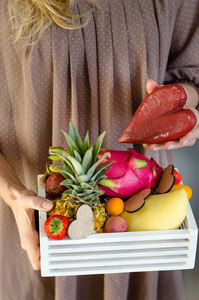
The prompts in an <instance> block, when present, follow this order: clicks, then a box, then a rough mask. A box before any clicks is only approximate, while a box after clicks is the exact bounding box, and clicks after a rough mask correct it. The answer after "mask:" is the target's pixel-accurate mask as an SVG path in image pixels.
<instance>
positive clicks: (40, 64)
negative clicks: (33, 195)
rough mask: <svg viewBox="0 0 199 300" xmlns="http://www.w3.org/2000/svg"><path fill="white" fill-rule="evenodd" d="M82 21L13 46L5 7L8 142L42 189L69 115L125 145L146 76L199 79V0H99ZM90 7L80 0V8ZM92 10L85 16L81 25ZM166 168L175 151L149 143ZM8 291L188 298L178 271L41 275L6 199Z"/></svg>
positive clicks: (2, 123) (99, 298)
mask: <svg viewBox="0 0 199 300" xmlns="http://www.w3.org/2000/svg"><path fill="white" fill-rule="evenodd" d="M97 3H98V4H99V5H100V7H101V12H100V11H98V10H94V11H93V12H92V14H91V18H90V21H89V23H88V25H87V26H86V27H84V28H82V29H76V30H64V29H62V28H58V27H57V26H55V25H53V26H52V27H51V28H49V29H48V30H46V32H45V33H44V35H43V37H42V39H41V40H40V41H39V42H38V43H37V44H34V45H33V46H31V47H27V46H26V40H23V41H20V42H19V43H17V44H15V45H12V44H11V43H10V42H9V36H10V35H11V29H10V26H9V22H8V14H7V1H6V0H1V10H0V116H1V117H0V151H1V152H2V153H3V155H4V157H5V158H6V159H7V161H8V162H9V163H10V165H11V166H12V167H13V169H14V170H15V172H16V174H17V175H18V176H19V178H20V179H21V180H22V182H23V183H24V184H25V185H26V186H27V188H29V189H32V190H34V191H36V178H37V174H40V173H43V172H44V170H45V163H46V160H47V156H48V148H49V147H50V146H63V147H65V146H66V142H65V138H64V136H63V134H62V132H61V130H64V131H68V124H69V120H72V122H73V123H74V124H75V126H77V127H78V129H79V132H80V134H81V136H82V138H83V137H84V136H85V134H86V132H87V130H89V134H90V139H91V143H93V142H94V141H95V140H96V139H97V137H98V135H99V134H100V133H102V132H103V131H106V136H105V140H104V145H103V146H104V147H107V148H112V149H118V150H122V149H127V148H128V147H133V145H125V144H119V143H118V142H117V141H118V138H119V136H120V135H121V133H122V131H123V129H124V128H125V126H126V125H127V123H128V122H129V120H130V118H131V116H132V115H133V113H134V112H135V111H136V109H137V107H138V106H139V104H140V103H141V101H142V100H143V99H144V97H145V96H146V95H147V91H146V82H147V79H149V78H151V79H154V80H155V81H157V82H158V83H159V84H163V83H165V82H166V83H169V82H188V83H190V84H192V85H194V86H195V87H196V88H197V87H198V86H199V66H198V57H199V53H198V49H199V48H198V43H199V23H198V19H199V2H198V1H197V0H190V1H182V0H161V1H160V0H159V1H158V0H98V1H97ZM90 9H91V7H90V5H89V4H88V3H87V1H85V0H79V1H75V2H74V7H73V10H74V13H75V14H84V13H85V12H88V11H89V10H90ZM85 21H86V17H85V16H84V17H81V18H80V19H79V20H78V22H79V23H81V24H83V23H84V22H85ZM134 147H135V149H136V150H137V151H139V152H141V153H142V154H144V155H146V156H147V157H149V158H150V157H151V156H153V157H154V158H155V159H156V161H157V162H158V163H160V164H161V166H162V167H165V166H167V165H168V164H169V163H172V162H173V158H172V154H171V152H170V151H159V152H154V153H152V152H150V151H149V150H144V149H143V148H142V146H138V145H135V146H134ZM0 231H1V232H0V236H1V242H0V257H1V268H0V299H4V300H12V299H15V300H21V299H26V300H29V299H30V300H38V299H39V300H47V299H48V300H63V299H66V300H79V299H81V300H93V299H95V300H111V299H114V300H125V299H127V300H166V299H172V300H183V299H184V296H183V281H182V274H181V272H178V271H172V272H151V273H145V272H143V273H133V274H128V273H126V274H112V275H111V274H110V275H91V276H77V277H76V276H74V277H57V278H41V276H40V272H36V271H33V270H32V268H31V266H30V263H29V260H28V258H27V255H26V253H25V252H24V250H22V249H21V246H20V241H19V235H18V231H17V228H16V225H15V220H14V218H13V215H12V212H11V211H10V208H9V207H7V206H6V205H5V203H4V202H3V200H2V199H0Z"/></svg>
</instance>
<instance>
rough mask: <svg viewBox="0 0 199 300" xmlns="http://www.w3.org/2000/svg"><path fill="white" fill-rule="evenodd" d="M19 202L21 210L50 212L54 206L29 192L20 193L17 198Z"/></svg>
mask: <svg viewBox="0 0 199 300" xmlns="http://www.w3.org/2000/svg"><path fill="white" fill-rule="evenodd" d="M19 202H20V204H21V206H23V208H31V209H35V210H42V211H51V210H52V209H53V206H54V204H53V202H52V201H50V200H48V199H46V198H44V197H39V196H37V195H36V194H35V193H34V192H32V191H29V190H26V191H24V192H22V194H21V195H20V197H19Z"/></svg>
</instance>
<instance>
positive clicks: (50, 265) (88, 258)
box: [38, 175, 198, 276]
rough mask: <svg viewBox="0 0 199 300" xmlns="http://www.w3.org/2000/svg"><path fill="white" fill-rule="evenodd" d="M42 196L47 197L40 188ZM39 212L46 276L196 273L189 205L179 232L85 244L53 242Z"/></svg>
mask: <svg viewBox="0 0 199 300" xmlns="http://www.w3.org/2000/svg"><path fill="white" fill-rule="evenodd" d="M41 176H42V175H39V176H38V195H39V196H42V197H45V188H44V187H43V186H42V187H41V186H40V184H39V179H40V177H41ZM46 218H47V214H46V213H45V212H41V211H40V212H39V229H40V248H41V274H42V276H69V275H70V276H71V275H88V274H105V273H125V272H140V271H162V270H178V269H192V268H194V265H195V257H196V248H197V247H196V246H197V236H198V228H197V225H196V222H195V219H194V216H193V213H192V210H191V207H190V205H189V209H188V213H187V216H186V218H185V220H184V222H183V223H182V225H181V227H180V229H178V230H165V231H140V232H122V233H100V234H93V235H90V236H89V237H87V238H84V239H81V240H71V239H70V238H65V239H63V240H59V241H56V240H52V239H50V238H48V237H47V235H46V233H45V231H44V222H45V220H46Z"/></svg>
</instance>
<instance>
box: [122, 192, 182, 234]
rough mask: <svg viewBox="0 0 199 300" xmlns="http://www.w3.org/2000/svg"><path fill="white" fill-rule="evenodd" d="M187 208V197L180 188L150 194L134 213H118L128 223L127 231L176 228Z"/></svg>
mask: <svg viewBox="0 0 199 300" xmlns="http://www.w3.org/2000/svg"><path fill="white" fill-rule="evenodd" d="M187 210H188V197H187V193H186V191H185V190H184V189H183V188H181V189H178V190H175V191H172V192H168V193H166V194H156V195H151V196H149V197H148V198H147V199H146V200H145V205H144V206H143V207H142V208H141V209H140V210H138V211H136V212H134V213H128V212H127V211H123V213H122V214H121V215H120V216H121V217H123V218H124V219H125V220H126V221H127V223H128V231H146V230H171V229H178V228H179V226H180V225H181V224H182V222H183V220H184V218H185V216H186V214H187Z"/></svg>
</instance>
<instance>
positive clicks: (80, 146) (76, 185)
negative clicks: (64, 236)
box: [49, 122, 113, 232]
mask: <svg viewBox="0 0 199 300" xmlns="http://www.w3.org/2000/svg"><path fill="white" fill-rule="evenodd" d="M63 133H64V135H65V138H66V141H67V144H68V151H69V154H66V152H63V151H62V152H60V151H57V149H58V148H53V147H52V148H50V149H49V153H50V158H51V159H52V158H53V159H56V160H62V162H63V166H58V167H55V170H56V171H59V172H61V174H62V175H63V176H64V177H65V180H64V181H63V182H62V183H61V184H62V185H64V186H65V187H66V188H67V190H66V191H65V192H64V193H63V194H62V197H61V199H57V200H56V203H55V208H54V210H53V211H52V214H62V215H65V216H67V217H68V218H69V219H70V220H74V218H75V215H76V210H77V208H78V207H79V206H80V205H82V204H87V205H90V206H91V208H92V210H93V216H94V220H95V222H94V229H95V231H96V232H102V227H103V225H104V223H105V221H106V218H107V213H106V211H105V204H104V203H101V202H100V197H101V196H102V195H103V193H104V191H103V190H101V189H99V188H98V186H97V184H98V183H99V181H100V180H102V179H104V178H106V176H105V174H106V172H108V170H109V169H107V166H109V165H110V164H112V162H113V161H108V162H103V163H101V162H102V161H103V160H104V159H105V158H106V157H107V156H110V153H108V152H106V153H104V154H103V155H102V156H101V157H100V159H98V154H99V152H100V149H101V144H102V141H103V138H104V136H105V132H104V133H102V134H101V135H100V136H99V137H98V139H97V141H96V142H95V144H94V145H93V146H90V142H89V136H88V132H87V134H86V136H85V139H84V141H82V139H81V138H80V135H79V133H78V131H77V129H76V128H75V127H74V125H73V124H72V123H71V122H70V135H68V134H67V133H66V132H64V131H63Z"/></svg>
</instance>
